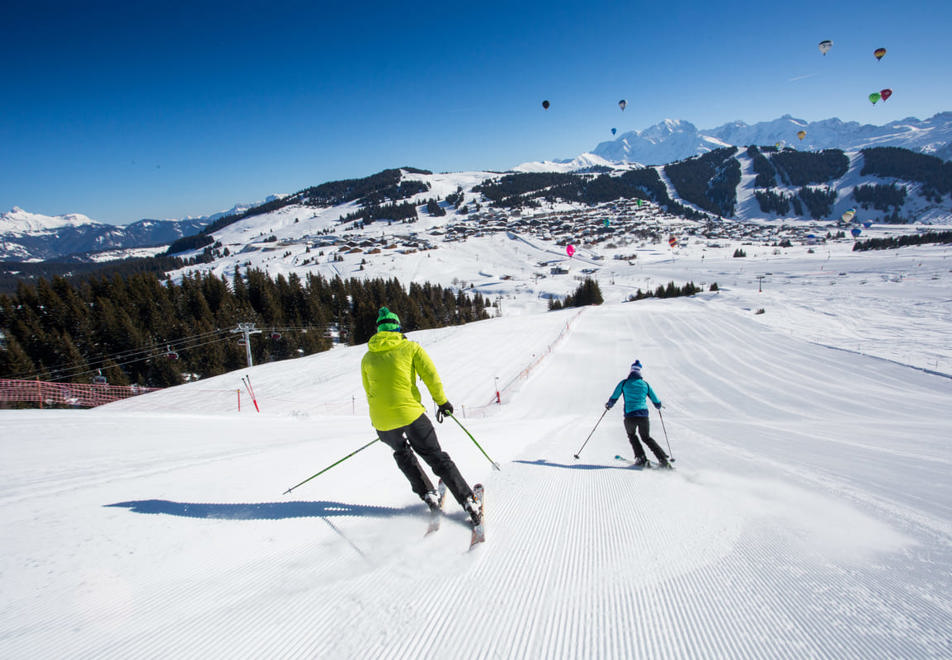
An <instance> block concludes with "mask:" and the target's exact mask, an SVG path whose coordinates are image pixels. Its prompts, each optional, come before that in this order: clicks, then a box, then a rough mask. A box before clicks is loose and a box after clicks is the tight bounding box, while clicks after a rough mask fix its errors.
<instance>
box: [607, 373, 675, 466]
mask: <svg viewBox="0 0 952 660" xmlns="http://www.w3.org/2000/svg"><path fill="white" fill-rule="evenodd" d="M622 395H624V397H625V433H627V434H628V442H630V443H631V447H632V449H634V450H635V465H637V466H639V467H645V466H646V465H647V463H648V458H647V457H646V456H645V450H644V449H643V448H642V446H641V442H644V443H645V444H646V445H648V447H649V449H651V451H652V452H653V453H654V455H655V457H656V458H657V459H658V466H659V467H663V468H670V467H671V464H670V463H668V456H667V454H665V453H664V450H662V449H661V446H660V445H658V443H657V442H656V441H655V439H654V438H652V437H651V435H650V433H649V426H650V424H649V421H648V407H647V406H646V405H645V399H646V398H648V399H651V403H653V404H654V407H655V408H657V409H658V410H660V409H661V399H659V398H658V395H657V394H655V391H654V390H653V389H651V385H649V384H648V381H646V380H645V379H644V378H642V377H641V361H640V360H635V361H634V362H633V363H632V365H631V370H630V372H629V374H628V377H627V378H625V379H624V380H623V381H621V382H620V383H618V385H616V386H615V391H614V392H612V395H611V397H609V399H608V401H607V402H606V403H605V409H606V410H611V409H612V406H614V405H615V402H616V401H618V397H620V396H622ZM636 432H637V433H636ZM638 435H640V436H641V442H639V441H638Z"/></svg>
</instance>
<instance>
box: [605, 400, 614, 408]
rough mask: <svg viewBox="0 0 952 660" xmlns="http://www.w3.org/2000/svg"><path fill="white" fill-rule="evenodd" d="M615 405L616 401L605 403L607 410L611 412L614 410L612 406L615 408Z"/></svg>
mask: <svg viewBox="0 0 952 660" xmlns="http://www.w3.org/2000/svg"><path fill="white" fill-rule="evenodd" d="M614 405H615V402H614V401H606V402H605V410H611V409H612V406H614Z"/></svg>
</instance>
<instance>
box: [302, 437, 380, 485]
mask: <svg viewBox="0 0 952 660" xmlns="http://www.w3.org/2000/svg"><path fill="white" fill-rule="evenodd" d="M379 439H380V438H374V439H373V440H371V441H370V442H368V443H367V444H365V445H364V446H363V447H361V448H360V449H355V450H354V451H352V452H350V453H349V454H347V455H346V456H344V458H342V459H340V460H339V461H336V462H334V463H331V464H330V465H328V466H327V467H326V468H324V469H323V470H321V471H320V472H318V473H317V474H315V475H313V476H310V477H308V478H307V479H305V480H304V481H302V482H301V483H299V484H298V485H297V486H291V487H290V488H288V489H287V490H286V491H284V495H287V494H288V493H290V492H291V491H292V490H294V489H295V488H297V487H298V486H303V485H304V484H306V483H307V482H308V481H310V480H311V479H313V478H314V477H319V476H321V475H322V474H324V473H325V472H327V471H328V470H330V469H331V468H332V467H334V466H335V465H339V464H340V463H343V462H344V461H346V460H347V459H348V458H350V457H351V456H353V455H354V454H356V453H357V452H361V451H363V450H365V449H366V448H367V447H369V446H370V445H372V444H373V443H375V442H377V440H379Z"/></svg>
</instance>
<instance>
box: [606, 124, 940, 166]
mask: <svg viewBox="0 0 952 660" xmlns="http://www.w3.org/2000/svg"><path fill="white" fill-rule="evenodd" d="M799 131H806V135H805V136H804V138H803V139H802V140H801V139H800V138H799V136H798V135H797V133H798V132H799ZM778 142H783V143H786V144H788V145H793V146H797V147H800V148H803V149H809V150H819V149H843V150H844V151H855V150H859V149H864V148H866V147H872V146H879V147H882V146H893V147H903V148H905V149H910V150H912V151H921V152H924V153H938V154H946V153H948V151H949V150H948V149H947V148H946V147H948V145H949V144H952V112H940V113H938V114H936V115H933V116H932V117H930V118H929V119H926V120H920V119H917V118H916V117H909V118H906V119H903V120H900V121H892V122H889V123H887V124H884V125H882V126H875V125H872V124H860V123H859V122H855V121H850V122H844V121H843V120H842V119H840V118H838V117H831V118H829V119H822V120H819V121H812V122H809V121H806V120H805V119H800V118H798V117H794V116H792V115H790V114H785V115H783V116H781V117H779V118H777V119H774V120H772V121H766V122H757V123H755V124H747V123H746V122H743V121H740V120H737V121H732V122H728V123H726V124H722V125H721V126H718V127H716V128H711V129H704V130H698V129H697V128H696V127H695V126H694V124H692V123H691V122H689V121H685V120H683V119H665V120H664V121H662V122H660V123H658V124H655V125H654V126H649V127H648V128H645V129H643V130H641V131H629V132H627V133H624V134H622V135H620V136H618V137H617V138H616V139H614V140H610V141H607V142H602V143H600V144H599V145H598V146H596V147H595V148H594V149H593V150H592V152H591V153H592V154H594V155H596V156H600V157H601V158H604V159H605V160H608V161H613V162H621V163H625V162H639V163H648V164H651V165H664V164H667V163H671V162H674V161H678V160H683V159H685V158H690V157H691V156H696V155H698V154H702V153H706V152H708V151H711V150H712V149H716V148H718V147H721V146H737V147H746V146H750V145H772V144H776V143H778Z"/></svg>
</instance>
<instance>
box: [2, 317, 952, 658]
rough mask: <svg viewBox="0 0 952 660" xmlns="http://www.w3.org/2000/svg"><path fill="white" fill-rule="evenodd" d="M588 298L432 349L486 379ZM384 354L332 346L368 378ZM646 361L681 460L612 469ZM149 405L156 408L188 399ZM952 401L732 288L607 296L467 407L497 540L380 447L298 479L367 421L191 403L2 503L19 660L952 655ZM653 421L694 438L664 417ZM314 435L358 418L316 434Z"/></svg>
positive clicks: (447, 373)
mask: <svg viewBox="0 0 952 660" xmlns="http://www.w3.org/2000/svg"><path fill="white" fill-rule="evenodd" d="M571 318H572V317H571V316H570V315H569V314H565V313H563V314H561V315H543V316H542V317H539V318H533V317H519V318H517V319H512V320H506V319H502V320H493V321H489V322H485V323H481V324H474V325H472V326H465V327H460V328H452V329H447V330H445V331H428V333H429V334H422V335H421V339H420V340H421V341H423V343H424V344H425V345H426V346H427V347H428V349H429V348H432V351H431V353H432V354H434V355H435V356H436V355H439V357H438V358H437V359H436V362H437V364H438V365H440V369H441V373H443V374H444V378H445V379H446V382H447V389H448V392H451V393H454V392H466V393H467V394H466V396H467V397H468V398H470V397H475V396H477V394H478V393H480V392H483V391H485V390H487V388H488V385H489V383H491V382H492V378H493V376H494V375H497V374H499V373H508V374H510V375H515V374H516V373H518V370H520V369H522V368H524V367H525V364H524V361H525V360H524V357H525V355H524V353H525V350H526V349H525V346H526V345H527V344H528V345H530V346H533V347H536V348H535V350H538V351H542V350H544V349H545V348H546V347H547V346H549V345H550V343H551V342H552V340H553V338H554V337H555V336H557V334H558V333H559V332H560V331H561V330H562V328H563V327H564V325H565V324H566V323H567V322H568V321H569V320H570V319H571ZM497 328H501V330H500V329H497ZM500 333H501V334H500ZM492 337H495V338H496V339H495V341H496V342H499V339H500V337H505V338H506V341H507V342H509V344H508V347H503V346H500V351H499V356H496V355H494V354H493V355H490V354H488V353H483V354H479V355H476V354H475V353H474V351H472V350H467V348H468V347H471V346H472V345H473V344H474V343H475V345H477V346H480V347H487V348H488V347H489V346H491V345H492V343H491V342H493V341H494V340H493V339H492ZM520 352H521V353H522V358H520V357H518V356H519V354H520ZM334 353H337V354H336V355H334ZM359 355H360V350H359V347H357V348H356V349H355V350H353V351H350V352H349V353H348V352H339V351H332V352H331V354H330V355H328V356H326V359H327V360H328V361H329V362H328V364H329V365H334V367H335V368H338V369H340V372H341V373H342V374H343V373H345V372H346V369H342V368H340V367H341V365H346V364H349V363H350V362H354V361H355V360H359ZM633 356H638V357H639V358H640V359H641V360H642V362H644V363H645V365H646V368H645V378H646V379H647V380H648V382H650V383H651V384H652V387H653V388H654V389H655V390H656V391H657V393H658V395H659V396H660V398H661V399H662V400H663V401H664V402H665V408H664V409H663V411H662V412H663V413H664V415H665V418H664V419H665V425H666V429H667V433H668V434H669V440H670V442H671V443H672V445H673V446H672V450H673V454H674V455H675V456H676V457H677V458H678V459H679V460H678V461H677V463H676V466H677V469H676V470H675V471H673V472H662V471H657V470H647V471H635V470H630V469H628V468H625V467H624V466H621V465H620V463H619V462H618V461H615V460H613V456H614V455H615V454H622V455H625V456H630V455H631V448H630V446H629V445H628V443H627V440H626V439H625V437H624V432H623V429H622V415H621V412H620V409H621V406H620V405H619V406H616V407H615V408H614V409H613V410H612V411H610V412H609V413H607V414H606V415H605V417H604V418H603V420H602V421H601V422H600V423H599V425H598V427H597V428H596V429H595V432H594V433H593V434H592V437H591V440H590V442H589V443H588V444H587V445H586V447H585V449H584V451H583V452H582V454H581V457H580V459H579V460H575V459H573V454H574V453H575V452H576V451H577V450H578V448H579V445H580V444H581V443H582V441H583V440H584V439H585V438H586V436H587V435H588V434H589V433H590V432H591V431H592V428H593V426H594V425H595V423H596V421H597V420H598V418H599V415H600V414H601V412H602V410H603V404H604V402H605V400H607V398H608V396H609V394H610V393H611V391H612V389H613V388H614V386H615V384H616V383H617V382H618V381H619V380H620V379H621V378H623V377H624V376H625V375H626V371H627V365H628V364H629V363H630V362H631V361H632V359H633ZM505 369H508V371H507V372H504V370H505ZM278 370H279V365H265V366H263V367H261V368H259V371H257V372H256V373H258V374H262V376H261V377H260V378H258V377H257V376H256V385H257V384H258V382H259V380H260V382H261V385H260V389H261V390H262V391H265V392H267V391H268V389H269V387H273V385H272V384H271V381H269V380H268V378H267V374H268V373H271V372H273V373H275V374H278V373H279V371H278ZM342 377H343V376H342ZM471 380H476V381H479V385H480V387H476V385H475V384H474V383H471V382H469V381H471ZM467 385H468V389H467ZM315 386H316V387H326V388H333V387H334V379H333V378H330V377H329V380H328V381H327V382H318V383H317V384H316V385H315ZM177 389H178V388H177ZM192 391H193V392H197V391H198V388H193V390H192ZM329 391H330V390H329ZM858 391H860V392H862V396H857V392H858ZM896 392H902V397H903V403H902V405H901V406H899V405H897V402H896ZM166 395H167V396H170V397H172V396H174V397H176V398H175V400H176V402H177V404H176V405H184V403H183V399H182V397H181V395H180V394H176V393H175V392H168V393H167V394H166ZM149 396H151V397H152V399H147V398H146V397H142V400H141V401H139V405H141V406H143V407H144V409H146V410H148V409H150V406H155V405H157V404H160V403H161V398H160V397H155V396H153V395H149ZM192 396H195V395H194V394H193V395H192ZM452 397H453V394H451V398H452ZM262 398H263V399H264V397H262ZM949 400H950V398H949V386H948V380H946V379H943V378H939V377H936V376H932V375H929V374H925V373H922V372H921V371H918V370H915V369H910V368H907V367H903V366H900V365H895V364H889V363H883V362H882V361H880V360H874V359H872V358H868V357H864V356H861V355H853V354H849V353H844V352H842V351H833V350H830V349H827V348H824V347H822V346H818V345H816V344H811V343H808V342H805V341H801V340H796V339H791V338H790V337H788V336H786V335H785V334H783V333H780V332H776V331H773V330H771V329H769V328H765V327H763V326H761V325H759V324H758V323H756V322H755V321H753V320H751V319H750V318H745V317H742V316H740V315H738V314H736V313H734V312H732V311H728V310H724V309H718V308H716V306H714V305H712V304H710V303H706V302H702V301H684V302H681V301H669V302H667V303H663V304H661V303H659V304H656V303H655V302H652V301H649V302H646V303H640V304H638V305H625V304H621V305H605V306H602V307H600V308H591V309H587V310H586V311H585V313H583V314H581V315H580V316H578V318H577V319H576V320H575V321H574V322H573V323H572V325H571V328H570V330H569V331H568V333H567V335H566V336H565V337H564V338H563V339H562V340H561V341H559V342H557V343H556V344H555V347H554V348H553V350H552V353H551V354H549V355H547V356H546V357H545V359H544V360H542V361H541V362H540V363H539V366H538V368H537V369H535V370H534V371H533V372H532V373H531V374H529V375H528V377H527V378H525V380H524V382H522V384H521V385H520V386H519V388H518V390H517V391H516V392H515V393H514V394H513V396H512V398H511V401H510V402H508V403H507V404H506V405H504V406H500V407H499V409H498V411H497V412H496V414H495V415H492V416H490V417H487V418H479V419H474V420H468V419H464V420H463V421H464V423H465V424H466V425H467V427H469V428H471V429H472V430H473V431H474V432H475V433H476V435H477V437H478V438H479V439H480V441H481V444H483V445H484V447H485V448H486V449H487V451H488V452H489V453H490V454H491V455H493V456H494V458H496V460H498V461H500V462H501V463H502V464H503V465H502V467H503V469H502V471H501V472H492V471H490V470H489V467H488V463H487V462H486V461H485V459H483V458H482V457H481V456H479V455H478V454H477V452H476V450H475V449H474V448H473V447H472V446H471V445H469V444H467V442H468V441H465V439H461V438H462V433H461V432H459V429H454V428H453V427H452V426H447V425H446V424H444V425H443V426H441V427H439V428H438V432H439V434H440V438H441V441H442V443H443V445H444V447H445V448H446V449H448V450H449V451H450V452H451V454H452V455H453V456H454V458H455V459H456V460H457V463H459V464H460V467H461V470H462V471H463V474H464V476H466V477H467V479H469V480H470V482H471V483H475V482H476V481H480V480H481V481H483V483H485V484H486V517H487V541H486V543H484V544H482V545H480V546H477V547H475V548H474V549H473V550H472V551H468V550H467V546H468V541H469V528H468V525H467V523H466V519H465V516H464V515H463V513H462V512H461V510H460V508H459V506H458V505H457V504H456V503H455V502H454V501H453V498H452V496H450V497H448V500H447V505H446V511H447V516H446V520H445V521H444V523H443V525H442V527H441V529H440V531H439V532H438V533H436V534H435V535H432V536H430V537H427V538H423V533H424V531H425V529H426V513H425V510H424V507H423V505H422V504H420V503H419V501H417V500H415V499H414V497H413V496H412V494H409V493H408V492H407V488H406V484H405V483H403V482H402V481H401V477H400V476H399V475H398V474H397V471H396V468H395V466H393V465H392V461H391V460H390V457H389V454H388V452H387V450H386V449H385V448H382V447H379V446H375V447H374V448H373V449H368V450H366V451H365V452H362V453H361V454H359V455H358V456H357V457H355V458H353V459H351V461H349V462H348V464H347V467H344V466H341V467H340V468H336V469H335V471H333V472H329V473H328V477H327V480H326V481H323V482H315V483H313V484H311V485H309V486H306V487H304V488H302V489H301V491H297V492H295V495H298V494H299V493H300V498H299V499H297V500H294V498H291V499H288V498H285V499H283V500H281V499H279V498H278V497H277V495H276V493H279V492H280V490H279V489H278V488H276V486H275V484H274V483H273V482H274V481H279V482H280V483H279V484H278V485H285V484H284V481H283V480H285V479H287V476H286V475H287V474H288V473H289V471H290V472H291V473H293V474H295V475H296V474H297V473H298V472H301V471H303V472H304V473H305V474H304V475H302V477H303V476H306V473H307V472H308V470H309V469H310V467H309V466H310V465H311V464H316V466H317V467H320V464H321V463H326V462H328V460H327V459H328V458H336V457H339V456H341V455H343V454H344V453H346V452H347V451H349V450H351V449H352V448H353V447H354V446H355V445H357V444H358V443H362V442H364V441H366V438H365V436H370V433H369V432H368V428H369V427H368V426H367V424H366V420H363V419H361V418H358V417H353V418H349V419H345V418H340V419H336V418H315V419H312V420H300V419H296V418H292V419H282V418H271V419H270V420H269V419H268V418H265V417H260V418H259V417H252V418H250V419H252V420H255V421H253V422H251V426H255V425H257V426H258V427H260V428H261V429H265V428H271V435H272V436H274V437H275V440H274V441H273V442H270V443H262V442H260V441H258V442H252V441H251V440H250V439H248V438H246V437H243V436H241V435H240V434H241V429H240V426H241V425H242V424H245V425H248V424H249V422H248V421H247V419H249V418H237V417H236V418H232V419H231V420H228V418H226V417H224V416H222V415H220V414H218V413H216V415H219V416H217V417H216V416H209V417H206V418H202V416H199V415H194V416H184V417H183V418H181V419H180V418H177V417H174V416H173V417H172V418H171V419H169V420H168V421H162V422H157V423H156V426H158V427H159V428H156V429H155V430H154V433H155V442H156V443H158V442H159V440H160V439H161V438H162V437H167V436H168V434H169V433H174V432H177V433H180V434H182V436H183V437H184V438H186V439H188V438H191V443H186V445H185V446H184V447H181V448H173V449H166V450H165V452H164V453H162V452H154V451H153V448H152V445H149V444H148V442H150V441H151V439H150V438H149V437H142V438H139V441H140V443H144V444H145V445H146V446H145V448H143V449H138V448H137V445H132V446H131V447H129V449H128V452H129V453H128V455H125V454H123V453H122V452H117V453H116V456H115V458H114V459H113V460H114V462H113V463H109V462H108V460H107V459H108V457H109V456H111V455H112V454H111V452H113V451H116V450H117V448H116V447H115V446H114V445H113V443H110V442H109V441H108V440H103V442H104V443H105V445H106V449H105V457H99V458H97V457H96V456H95V448H94V449H90V450H88V451H89V452H90V457H89V458H88V460H86V461H85V462H83V463H82V465H81V466H80V467H79V468H75V467H74V468H72V469H71V468H70V467H69V464H64V466H63V467H62V468H61V469H59V470H51V471H50V472H45V473H43V474H42V475H41V476H45V477H46V479H47V483H43V480H42V479H41V478H39V477H31V476H30V469H29V468H30V467H31V465H30V464H29V462H26V463H24V464H23V465H18V467H9V468H5V472H4V475H5V476H6V475H7V470H9V473H10V475H11V477H12V478H14V479H13V483H12V485H10V486H8V487H5V488H4V490H2V491H0V505H2V507H3V510H4V511H5V512H6V513H5V515H4V516H3V517H2V518H0V521H2V523H3V529H2V532H3V535H4V538H6V539H10V540H11V541H14V540H15V542H13V543H11V545H10V546H8V550H6V551H5V553H4V559H3V563H2V564H0V576H2V577H3V579H4V583H5V584H10V585H11V586H16V587H17V588H15V589H11V593H12V594H13V595H12V596H11V597H9V598H8V599H7V601H6V602H5V603H4V604H3V605H2V606H0V657H3V658H24V657H72V658H97V659H98V658H129V657H143V658H153V657H154V658H168V657H175V658H207V657H223V656H228V657H248V658H258V657H301V658H313V657H321V658H354V657H374V658H418V657H432V658H440V657H480V658H489V657H504V658H526V657H538V658H542V657H545V658H549V657H651V658H655V657H671V658H681V657H750V658H765V657H769V658H802V657H811V658H813V657H815V658H881V657H949V656H950V655H952V600H950V597H949V595H948V594H950V593H952V577H950V576H952V528H950V522H949V521H950V520H952V507H950V504H952V486H950V485H949V484H948V481H949V480H948V467H949V463H950V455H949V452H948V445H947V438H948V437H949V436H950V435H952V423H950V421H949V419H948V417H947V415H946V416H944V417H943V416H942V415H941V414H939V413H940V411H947V410H948V404H949ZM134 402H135V400H129V401H127V402H124V404H123V406H122V407H119V406H117V407H115V408H114V410H117V411H120V412H118V413H117V412H107V411H103V412H101V413H92V414H88V415H87V417H89V418H90V422H89V423H90V424H94V425H96V424H99V425H102V424H109V423H113V424H115V423H117V422H116V421H111V420H118V421H122V422H124V423H126V424H132V423H133V421H134V420H135V419H136V414H135V413H126V412H121V411H124V410H135V405H134ZM194 405H196V406H197V407H200V406H201V404H200V403H198V402H196V403H195V404H194ZM295 405H296V404H295ZM159 407H161V406H159ZM883 411H887V413H888V414H887V413H884V412H883ZM54 415H55V414H54ZM63 417H64V418H66V416H65V415H63ZM15 419H19V418H15ZM69 419H76V417H75V415H74V416H71V417H69ZM144 419H151V418H150V417H149V416H145V417H144ZM156 419H157V420H158V419H161V418H156ZM31 420H33V417H32V416H29V415H28V416H25V417H24V421H23V423H24V425H25V426H28V425H29V423H30V422H31ZM77 423H78V424H79V425H80V426H81V425H82V424H83V423H86V422H85V419H82V420H80V421H79V422H77ZM62 425H63V424H62V423H55V422H53V423H51V424H50V427H49V428H47V429H46V432H47V433H48V434H49V435H50V436H51V437H56V434H57V431H56V427H57V426H62ZM651 425H652V436H653V437H655V439H657V440H658V442H659V443H660V444H661V445H662V447H666V446H667V442H666V440H665V433H664V432H663V429H662V427H661V424H660V423H659V420H658V417H657V415H656V414H655V413H654V412H652V417H651ZM6 428H10V427H6ZM97 428H98V427H97ZM315 430H320V431H322V432H323V434H328V435H337V436H340V437H339V439H335V440H332V441H322V442H320V443H317V442H316V441H315V435H316V434H315V432H314V431H315ZM226 432H227V433H230V434H233V435H234V436H236V437H237V438H238V439H229V438H228V437H226V435H227V433H226ZM248 432H249V431H246V433H248ZM59 433H60V434H61V435H62V434H63V433H65V432H63V431H59ZM103 435H105V432H103ZM144 435H146V436H147V435H148V433H144ZM63 437H68V436H63ZM203 438H205V439H207V442H208V444H205V443H203V442H200V440H201V439H203ZM131 440H132V439H126V442H130V441H131ZM190 444H192V445H194V446H190ZM315 445H318V446H319V448H320V451H319V452H315ZM3 446H4V447H7V445H3ZM155 446H156V447H160V446H161V445H158V444H157V445H155ZM58 449H59V450H61V451H62V452H63V453H65V454H67V455H69V451H73V452H76V451H77V450H76V449H73V450H70V449H69V446H68V443H67V442H63V443H62V444H61V445H60V446H58ZM140 452H141V453H140ZM11 456H13V454H11ZM216 456H217V457H218V458H219V459H220V460H219V461H218V462H217V463H216V462H215V458H216ZM35 460H37V461H40V460H41V459H40V458H37V459H35ZM305 461H306V462H307V463H305ZM305 466H306V467H305ZM897 466H898V467H897ZM34 467H35V466H34ZM107 468H112V469H107ZM367 470H369V471H370V472H369V473H368V472H367ZM367 474H370V476H371V479H370V480H369V481H368V479H367V476H366V475H367ZM289 481H294V479H290V480H289ZM375 481H376V483H375ZM264 482H271V483H264ZM4 483H7V484H10V483H11V482H10V480H8V479H5V480H4ZM31 492H32V493H34V494H35V496H34V497H32V498H31V497H29V494H30V493H31ZM331 494H333V495H331ZM209 497H211V498H213V499H212V501H207V500H208V498H209ZM292 500H293V501H292ZM242 502H245V503H246V504H243V503H242ZM255 502H257V503H255ZM90 511H92V513H90ZM74 518H75V520H74ZM102 537H105V538H106V539H107V542H105V543H104V542H103V541H102V540H101V539H102ZM87 545H88V546H89V548H86V547H85V546H87ZM104 547H105V548H108V552H106V553H102V552H95V550H96V549H99V550H100V551H101V550H102V548H104ZM8 581H9V582H8ZM13 583H15V585H14V584H13Z"/></svg>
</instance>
